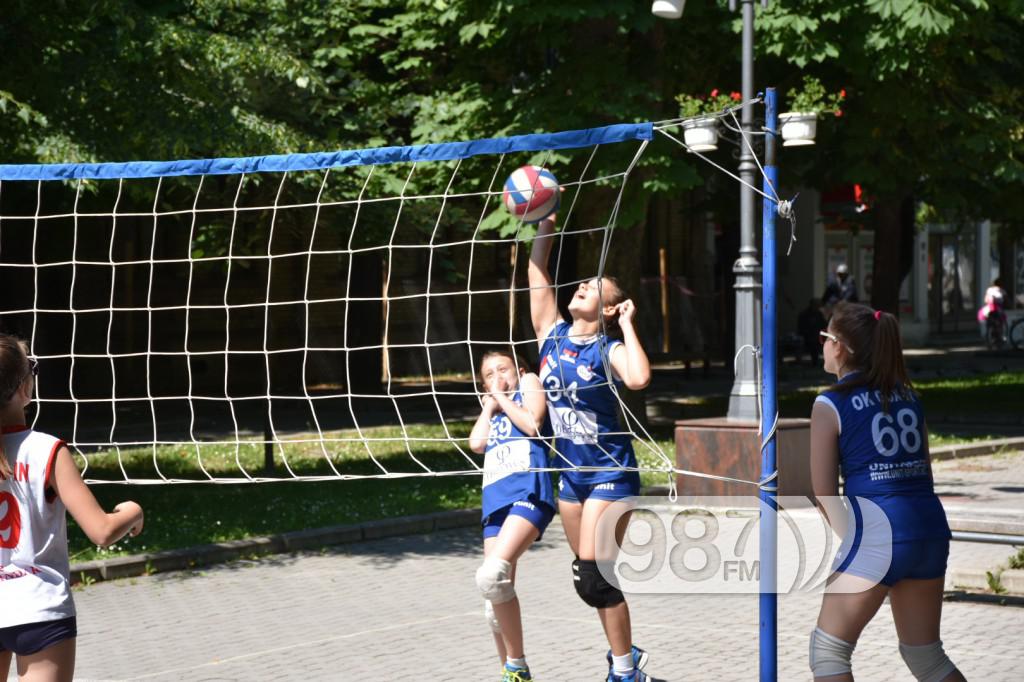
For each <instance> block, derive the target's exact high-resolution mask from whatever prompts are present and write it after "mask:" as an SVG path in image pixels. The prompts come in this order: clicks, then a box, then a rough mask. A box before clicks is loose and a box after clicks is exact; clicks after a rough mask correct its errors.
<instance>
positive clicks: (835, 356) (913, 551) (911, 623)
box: [810, 303, 964, 682]
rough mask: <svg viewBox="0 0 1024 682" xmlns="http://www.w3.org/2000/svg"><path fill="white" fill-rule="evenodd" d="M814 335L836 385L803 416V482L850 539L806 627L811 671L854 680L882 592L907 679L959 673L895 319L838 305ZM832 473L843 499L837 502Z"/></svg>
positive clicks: (921, 433)
mask: <svg viewBox="0 0 1024 682" xmlns="http://www.w3.org/2000/svg"><path fill="white" fill-rule="evenodd" d="M821 338H822V342H823V343H824V353H823V355H824V358H825V371H826V372H828V373H830V374H834V375H836V377H837V378H838V382H837V383H836V384H835V385H834V386H832V387H831V388H830V389H828V390H827V391H825V392H824V393H822V394H821V395H819V396H818V398H817V400H816V401H815V403H814V408H813V410H812V412H811V479H812V484H813V487H814V495H815V497H816V498H817V500H818V504H819V507H820V508H821V510H822V511H823V513H824V514H825V516H826V518H827V520H828V522H829V523H830V524H831V525H832V526H833V528H835V529H836V530H837V532H839V534H840V535H843V534H845V535H846V536H847V537H845V538H844V540H843V547H842V548H841V549H840V554H839V556H837V557H836V562H837V564H836V566H835V571H834V573H833V574H832V576H831V577H830V578H829V585H828V587H827V589H826V591H825V595H824V598H823V599H822V603H821V611H820V613H819V614H818V623H817V627H816V628H815V629H814V631H813V632H812V633H811V644H810V665H811V670H812V672H813V673H814V678H815V679H816V680H827V681H828V682H845V681H848V680H853V673H852V668H851V665H850V658H851V655H852V654H853V649H854V646H856V644H857V639H858V638H859V637H860V633H861V631H862V630H863V629H864V627H865V626H866V625H867V624H868V621H870V620H871V618H872V617H874V615H875V613H876V612H877V611H878V608H879V607H880V606H881V605H882V601H883V600H884V599H885V598H886V596H888V597H889V604H890V606H891V607H892V615H893V620H894V621H895V623H896V633H897V635H898V636H899V651H900V654H901V655H902V657H903V660H904V661H905V662H906V664H907V667H908V668H910V671H911V672H912V673H913V674H914V677H916V678H917V679H918V680H924V681H926V682H956V681H960V680H963V679H964V677H963V676H962V675H961V674H960V672H959V671H958V670H957V669H956V666H955V665H954V664H953V662H952V661H951V660H950V659H949V657H948V656H947V655H946V653H945V651H944V650H943V647H942V641H941V640H940V639H939V621H940V620H941V614H942V591H943V583H944V576H945V573H946V560H947V557H948V555H949V539H950V532H949V525H948V523H947V522H946V514H945V511H944V510H943V508H942V503H941V502H940V501H939V498H938V497H937V496H936V495H935V491H934V487H933V483H932V472H931V462H930V459H929V456H928V430H927V428H926V427H925V421H924V411H923V410H922V408H921V403H920V401H919V400H918V398H917V394H916V393H915V392H914V390H913V387H912V386H911V384H910V379H909V377H908V376H907V369H906V366H905V365H904V362H903V348H902V345H901V343H900V327H899V322H898V321H897V319H896V318H895V317H894V316H892V315H889V314H888V313H884V312H881V311H874V310H872V309H871V308H869V307H867V306H864V305H858V304H855V303H840V304H839V305H838V306H836V309H835V312H834V313H833V315H832V319H831V321H830V322H829V325H828V329H827V330H826V331H823V332H821ZM840 473H842V476H843V481H844V486H843V493H844V498H838V497H837V495H838V479H839V474H840ZM844 499H845V501H846V504H847V505H848V508H844V505H843V500H844ZM851 517H852V518H853V523H852V524H850V523H848V519H850V518H851ZM847 526H849V527H848V528H847Z"/></svg>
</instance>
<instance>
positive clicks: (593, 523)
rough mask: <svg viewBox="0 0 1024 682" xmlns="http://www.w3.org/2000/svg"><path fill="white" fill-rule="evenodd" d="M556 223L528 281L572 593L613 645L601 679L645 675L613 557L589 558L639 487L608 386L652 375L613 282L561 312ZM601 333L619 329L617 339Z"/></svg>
mask: <svg viewBox="0 0 1024 682" xmlns="http://www.w3.org/2000/svg"><path fill="white" fill-rule="evenodd" d="M554 229H555V223H554V216H552V217H551V218H548V219H545V220H543V221H541V223H540V225H539V229H538V231H537V236H536V238H535V240H534V243H533V251H532V253H531V254H530V269H529V273H530V275H529V278H530V314H531V318H532V321H533V329H534V332H536V334H537V341H538V343H539V345H540V358H541V364H540V379H541V382H542V383H543V384H544V388H545V389H546V391H547V398H548V403H549V407H550V416H551V427H552V430H553V432H554V443H553V449H554V456H555V461H556V462H557V466H560V467H562V468H563V471H561V475H560V478H559V482H558V497H559V499H558V512H559V514H560V515H561V517H562V526H563V527H564V528H565V535H566V538H567V539H568V540H569V546H570V548H571V549H572V551H573V554H575V556H576V558H575V560H574V561H573V562H572V573H573V584H574V586H575V587H576V592H577V594H579V597H580V599H582V600H583V601H584V603H586V604H587V605H588V606H591V607H593V608H595V609H597V613H598V616H599V617H600V619H601V625H602V626H603V627H604V631H605V636H606V637H607V638H608V644H609V645H610V647H611V650H610V651H609V652H608V655H607V660H608V680H609V681H610V682H611V681H614V682H644V681H645V680H647V676H646V675H645V674H644V673H643V672H642V671H641V668H643V667H644V666H645V665H646V664H647V658H648V656H647V652H645V651H643V650H642V649H639V648H637V647H635V646H633V641H632V628H631V625H630V620H629V606H628V605H627V604H626V599H625V596H624V595H623V594H622V592H621V591H620V590H619V589H618V588H617V587H615V586H614V585H612V584H611V583H610V582H609V581H608V580H607V579H606V578H605V572H606V571H607V570H608V567H610V566H611V564H612V562H613V560H614V557H613V556H611V557H607V556H601V557H598V556H597V546H598V542H597V527H598V521H599V520H600V518H601V515H602V514H603V513H604V512H605V511H606V510H607V509H608V507H610V506H611V505H613V504H614V503H615V502H616V501H617V500H621V499H623V498H627V497H632V496H634V495H637V494H639V492H640V474H639V473H638V472H637V469H636V467H637V461H636V454H635V453H634V452H633V443H632V439H631V437H630V435H629V433H628V432H624V430H623V428H622V427H621V425H620V424H619V416H618V405H619V401H618V397H617V395H616V389H615V388H614V387H613V385H612V383H613V382H614V383H615V384H624V385H625V386H626V387H628V388H630V389H633V390H637V389H641V388H643V387H645V386H647V384H648V382H650V379H651V366H650V363H649V362H648V360H647V355H646V354H645V353H644V349H643V347H642V346H641V345H640V340H639V338H638V337H637V334H636V330H635V329H634V327H633V317H634V315H635V314H636V308H635V306H634V305H633V301H632V300H630V299H628V298H626V296H625V295H624V294H623V291H622V288H621V287H620V286H619V284H618V282H617V281H616V280H615V279H613V278H611V277H600V278H595V279H592V280H588V281H585V282H582V283H580V285H579V287H578V289H577V290H576V294H575V295H574V296H573V297H572V301H570V303H569V315H570V316H571V317H572V321H571V322H566V321H565V320H564V319H562V317H561V315H560V314H559V311H558V303H557V300H556V296H555V288H554V283H553V282H552V280H551V275H550V274H549V273H548V257H549V256H550V254H551V242H552V240H553V238H554ZM605 330H607V331H609V332H612V333H613V334H614V333H616V332H620V333H621V335H622V340H619V339H617V338H613V337H611V336H609V335H608V334H607V333H606V331H605ZM580 467H595V468H599V470H585V469H582V470H581V469H580ZM628 518H629V515H628V513H627V514H625V515H623V516H622V517H621V520H620V522H619V524H618V525H617V526H616V537H615V546H616V547H618V546H620V545H621V544H622V538H623V535H624V533H625V531H626V523H627V522H628ZM598 560H600V561H601V562H602V563H601V565H602V566H604V567H606V571H604V572H603V571H602V570H601V569H600V567H599V563H598Z"/></svg>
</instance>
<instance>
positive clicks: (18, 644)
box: [0, 616, 78, 656]
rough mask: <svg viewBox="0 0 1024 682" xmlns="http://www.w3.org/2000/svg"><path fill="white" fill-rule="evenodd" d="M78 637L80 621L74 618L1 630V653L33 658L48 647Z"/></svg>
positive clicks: (13, 626)
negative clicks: (6, 652)
mask: <svg viewBox="0 0 1024 682" xmlns="http://www.w3.org/2000/svg"><path fill="white" fill-rule="evenodd" d="M77 636H78V620H77V619H76V618H75V617H74V616H72V617H70V618H62V619H61V620H45V621H42V622H41V623H26V624H25V625H12V626H10V627H6V628H0V653H3V652H5V651H10V652H13V653H14V654H15V655H16V656H31V655H32V654H37V653H39V652H40V651H42V650H43V649H45V648H46V647H49V646H53V645H54V644H57V643H58V642H62V641H64V640H65V639H73V638H75V637H77Z"/></svg>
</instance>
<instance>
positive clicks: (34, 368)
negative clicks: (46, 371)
mask: <svg viewBox="0 0 1024 682" xmlns="http://www.w3.org/2000/svg"><path fill="white" fill-rule="evenodd" d="M28 371H29V373H31V374H32V376H34V377H37V376H39V360H38V359H36V358H35V357H33V356H31V355H30V356H29V358H28Z"/></svg>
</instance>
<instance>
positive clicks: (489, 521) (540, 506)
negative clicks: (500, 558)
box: [482, 500, 555, 540]
mask: <svg viewBox="0 0 1024 682" xmlns="http://www.w3.org/2000/svg"><path fill="white" fill-rule="evenodd" d="M509 516H522V517H523V518H524V519H526V520H527V521H529V522H530V523H532V524H533V525H534V526H536V528H537V539H538V540H540V539H541V538H542V537H544V530H545V529H546V528H547V527H548V524H549V523H551V519H553V518H554V516H555V509H554V507H552V506H551V505H550V504H547V503H546V502H539V501H536V500H519V501H518V502H513V503H512V504H510V505H508V506H506V507H502V508H501V509H499V510H498V511H496V512H494V513H493V514H491V515H489V516H487V517H486V518H484V520H483V524H482V525H483V527H484V538H485V539H486V538H493V537H496V536H497V535H498V533H500V532H501V526H502V524H504V523H505V519H507V518H508V517H509Z"/></svg>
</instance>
